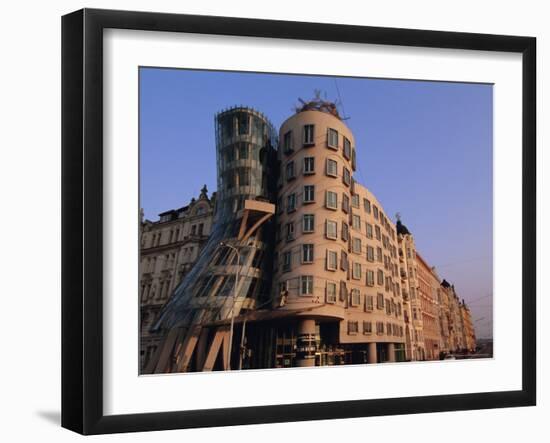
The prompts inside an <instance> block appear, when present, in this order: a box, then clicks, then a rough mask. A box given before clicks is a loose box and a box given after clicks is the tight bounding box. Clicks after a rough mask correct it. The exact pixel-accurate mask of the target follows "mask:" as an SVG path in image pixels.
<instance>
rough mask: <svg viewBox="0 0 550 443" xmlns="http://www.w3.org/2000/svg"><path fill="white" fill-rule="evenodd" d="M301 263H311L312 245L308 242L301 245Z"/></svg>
mask: <svg viewBox="0 0 550 443" xmlns="http://www.w3.org/2000/svg"><path fill="white" fill-rule="evenodd" d="M302 263H313V245H312V244H310V243H306V244H303V245H302Z"/></svg>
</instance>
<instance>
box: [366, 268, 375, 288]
mask: <svg viewBox="0 0 550 443" xmlns="http://www.w3.org/2000/svg"><path fill="white" fill-rule="evenodd" d="M367 286H374V271H370V270H368V271H367Z"/></svg>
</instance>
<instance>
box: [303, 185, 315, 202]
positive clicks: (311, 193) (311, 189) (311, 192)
mask: <svg viewBox="0 0 550 443" xmlns="http://www.w3.org/2000/svg"><path fill="white" fill-rule="evenodd" d="M314 201H315V186H314V185H305V186H304V203H313V202H314Z"/></svg>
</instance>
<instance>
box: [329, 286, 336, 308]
mask: <svg viewBox="0 0 550 443" xmlns="http://www.w3.org/2000/svg"><path fill="white" fill-rule="evenodd" d="M327 303H336V283H334V282H331V281H327Z"/></svg>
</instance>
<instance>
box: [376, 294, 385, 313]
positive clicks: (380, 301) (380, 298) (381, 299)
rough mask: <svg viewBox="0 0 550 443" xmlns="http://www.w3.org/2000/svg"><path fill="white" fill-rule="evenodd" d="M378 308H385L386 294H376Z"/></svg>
mask: <svg viewBox="0 0 550 443" xmlns="http://www.w3.org/2000/svg"><path fill="white" fill-rule="evenodd" d="M376 309H384V294H380V293H379V294H376Z"/></svg>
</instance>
